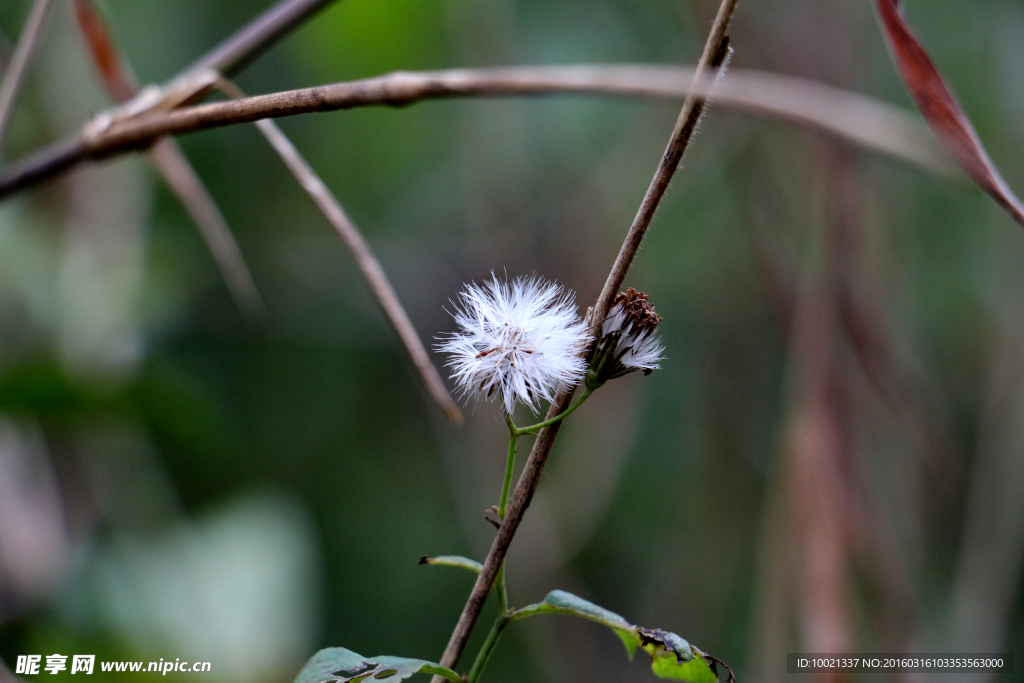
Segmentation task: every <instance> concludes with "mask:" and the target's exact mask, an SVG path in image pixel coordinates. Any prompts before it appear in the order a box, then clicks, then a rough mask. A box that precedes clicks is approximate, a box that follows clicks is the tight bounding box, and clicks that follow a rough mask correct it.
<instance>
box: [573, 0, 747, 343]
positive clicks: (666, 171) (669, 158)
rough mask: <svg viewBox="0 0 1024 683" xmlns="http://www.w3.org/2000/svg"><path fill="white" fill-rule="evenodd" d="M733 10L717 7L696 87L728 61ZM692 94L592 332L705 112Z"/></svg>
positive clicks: (700, 97) (729, 3) (726, 2)
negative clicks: (729, 29) (727, 35)
mask: <svg viewBox="0 0 1024 683" xmlns="http://www.w3.org/2000/svg"><path fill="white" fill-rule="evenodd" d="M735 7H736V0H723V2H722V5H721V6H720V7H719V9H718V16H716V17H715V23H714V24H713V25H712V27H711V33H710V35H708V40H707V43H705V45H704V54H702V55H701V58H700V62H698V64H697V69H696V70H695V72H694V74H693V82H694V83H695V84H700V83H703V82H704V81H705V80H706V79H707V76H708V75H709V73H712V72H714V71H716V70H718V69H719V68H720V67H721V66H722V63H723V62H724V60H725V59H726V58H727V56H728V50H729V46H728V38H727V37H726V35H725V32H726V30H727V29H728V28H729V20H730V19H731V18H732V13H733V10H734V9H735ZM695 91H696V88H691V89H690V91H689V94H687V96H686V101H685V102H683V108H682V110H681V111H680V112H679V118H678V119H676V126H675V129H674V130H673V131H672V137H671V138H670V139H669V142H668V146H667V147H666V148H665V154H664V155H663V156H662V157H661V162H660V163H659V164H658V169H657V170H656V171H655V172H654V178H653V179H652V180H651V184H650V186H649V187H648V188H647V194H645V195H644V199H643V201H642V202H641V203H640V209H639V210H638V211H637V214H636V217H635V218H634V219H633V224H632V225H631V226H630V227H629V232H628V233H627V234H626V240H625V241H624V242H623V243H622V248H621V249H620V250H619V255H618V256H617V257H616V258H615V264H614V265H613V266H612V270H611V272H610V273H609V274H608V279H607V280H605V283H604V288H603V289H602V290H601V296H599V297H598V299H597V304H596V305H595V306H594V311H593V315H592V316H591V320H590V322H591V324H592V325H594V326H595V332H596V328H597V327H598V326H600V324H601V322H602V321H603V320H604V319H605V318H606V317H608V309H609V308H610V307H611V304H612V299H613V298H614V297H615V294H616V293H617V292H618V291H619V287H621V286H622V281H623V280H624V279H625V278H626V271H628V270H629V266H630V264H631V263H633V257H635V256H636V251H637V249H639V248H640V242H641V241H642V240H643V238H644V235H645V234H647V228H648V227H649V226H650V224H651V220H652V219H653V218H654V211H655V209H657V208H658V204H659V203H660V202H661V198H662V197H663V196H665V190H667V189H668V185H669V183H670V182H671V181H672V176H673V175H674V174H675V172H676V169H677V168H678V167H679V162H680V161H682V159H683V153H684V152H686V147H687V145H688V144H689V142H690V138H691V137H692V136H693V132H694V130H696V128H697V122H698V121H699V120H700V117H701V114H702V113H703V112H704V103H705V101H706V99H705V95H704V94H698V93H697V92H695Z"/></svg>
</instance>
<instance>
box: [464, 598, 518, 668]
mask: <svg viewBox="0 0 1024 683" xmlns="http://www.w3.org/2000/svg"><path fill="white" fill-rule="evenodd" d="M508 623H509V617H508V614H507V613H506V612H502V613H501V614H499V615H498V618H497V619H495V620H494V625H493V626H491V632H490V633H488V634H487V640H485V641H484V644H483V646H482V647H481V648H480V652H479V653H477V655H476V661H475V662H473V668H471V669H470V670H469V675H467V676H466V683H476V682H477V681H478V680H480V674H482V673H483V672H484V667H485V666H487V660H488V659H490V658H491V653H492V652H494V647H495V646H496V645H497V644H498V638H500V637H501V632H502V631H504V630H505V627H506V626H508Z"/></svg>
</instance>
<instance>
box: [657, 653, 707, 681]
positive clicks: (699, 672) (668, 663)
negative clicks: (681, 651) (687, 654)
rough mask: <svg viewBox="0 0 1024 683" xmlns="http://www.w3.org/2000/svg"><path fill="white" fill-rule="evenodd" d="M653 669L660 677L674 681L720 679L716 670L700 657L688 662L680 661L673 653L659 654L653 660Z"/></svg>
mask: <svg viewBox="0 0 1024 683" xmlns="http://www.w3.org/2000/svg"><path fill="white" fill-rule="evenodd" d="M651 671H653V672H654V675H655V676H657V677H658V678H668V679H671V680H673V681H687V683H716V682H717V681H718V677H717V676H715V672H713V671H712V670H711V667H709V666H708V665H707V663H706V662H705V661H704V660H703V659H701V658H700V657H697V658H695V659H691V660H690V661H688V662H678V661H676V658H675V657H674V656H672V655H671V654H669V655H659V656H657V657H655V658H654V661H653V662H651Z"/></svg>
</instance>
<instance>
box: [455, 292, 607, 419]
mask: <svg viewBox="0 0 1024 683" xmlns="http://www.w3.org/2000/svg"><path fill="white" fill-rule="evenodd" d="M453 303H454V305H455V311H454V313H453V314H452V315H453V316H454V317H455V322H456V323H457V324H458V326H459V331H458V332H453V333H451V334H449V335H447V337H444V338H442V339H443V340H444V341H443V342H442V343H440V344H437V346H436V348H437V350H438V351H441V352H444V353H448V354H450V355H451V357H450V358H449V360H448V362H447V363H446V366H447V367H449V368H451V369H452V374H451V378H452V379H454V380H455V381H456V382H457V383H458V387H459V390H460V392H461V393H462V395H463V396H470V397H472V398H488V399H494V398H497V397H500V400H501V402H502V407H503V408H504V410H505V412H506V413H507V414H508V415H511V414H512V411H513V409H514V408H515V405H516V403H517V402H521V403H524V404H526V405H527V406H529V407H530V409H531V410H532V411H533V412H534V413H536V412H537V410H538V408H539V406H540V401H541V400H547V401H550V400H551V399H552V398H554V396H555V394H556V393H557V392H558V390H559V389H560V388H562V387H563V386H570V385H572V384H575V383H576V382H578V381H579V380H580V379H582V378H583V374H584V372H585V371H586V362H585V361H584V359H583V358H581V357H580V352H581V351H582V350H583V349H584V348H585V346H586V344H587V342H588V341H589V337H588V334H587V327H586V325H584V323H583V321H581V320H580V319H579V316H577V314H576V304H575V301H574V299H573V296H572V294H571V293H569V292H566V291H565V290H563V289H562V287H560V286H559V285H556V284H554V283H552V282H546V281H544V280H541V279H540V278H537V277H531V278H522V277H520V278H516V279H515V280H513V281H512V282H508V281H505V282H502V281H501V280H499V279H498V278H497V277H496V276H494V275H492V277H491V280H489V281H487V282H485V283H484V284H483V285H476V284H468V285H466V288H465V289H464V290H462V291H461V292H459V298H458V300H457V301H456V302H453Z"/></svg>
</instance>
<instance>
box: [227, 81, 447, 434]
mask: <svg viewBox="0 0 1024 683" xmlns="http://www.w3.org/2000/svg"><path fill="white" fill-rule="evenodd" d="M218 87H219V88H220V89H221V90H223V91H224V92H225V93H226V94H227V95H228V96H229V97H234V98H239V97H245V93H243V92H242V91H241V90H240V89H239V88H238V86H236V85H235V84H234V83H232V82H231V81H228V80H226V79H221V81H220V82H219V83H218ZM256 127H257V128H259V130H260V132H261V133H262V134H263V137H265V138H266V139H267V142H269V143H270V145H271V146H272V147H273V148H274V150H275V151H276V152H277V153H278V155H280V157H281V160H282V161H284V163H285V165H286V166H288V169H289V170H290V171H291V172H292V174H293V175H294V176H295V178H296V180H298V181H299V184H300V185H302V189H304V190H305V191H306V193H307V194H308V195H309V196H310V198H311V199H312V200H313V202H314V203H315V204H316V205H317V207H318V208H319V209H320V211H321V212H322V213H323V215H324V218H326V219H327V222H328V223H330V224H331V227H333V228H334V231H335V232H336V233H337V235H338V238H339V239H340V240H341V241H342V243H344V244H345V246H346V247H348V249H349V251H351V252H352V256H353V258H355V260H356V263H357V264H358V265H359V270H361V271H362V273H363V277H364V278H366V283H367V284H368V285H369V287H370V291H372V292H373V295H374V297H375V298H376V299H377V303H378V304H379V305H380V307H381V310H382V311H384V315H385V317H386V318H387V319H388V321H389V322H390V323H391V326H392V327H393V328H394V330H395V333H396V334H397V335H398V338H399V339H400V340H401V341H402V344H403V345H404V346H405V350H406V351H407V352H408V354H409V358H410V359H411V360H412V363H413V365H414V366H416V370H417V371H418V372H419V374H420V378H421V379H422V380H423V385H424V386H425V387H426V389H427V391H428V392H429V393H430V396H431V397H432V398H433V399H434V401H436V402H437V405H438V406H439V407H440V408H441V410H442V411H443V412H444V414H445V417H446V418H448V421H449V422H451V423H452V424H459V423H461V422H462V411H461V410H459V406H458V404H457V403H455V400H454V399H453V398H452V397H451V394H449V393H448V389H447V387H445V385H444V381H443V380H442V379H441V376H440V375H439V374H438V373H437V368H435V367H434V364H433V363H431V362H430V355H429V354H428V353H427V350H426V349H425V348H424V347H423V343H422V342H421V341H420V338H419V335H418V334H416V328H415V327H413V324H412V321H411V320H409V316H408V314H406V312H405V309H404V308H403V307H402V304H401V302H400V301H399V300H398V295H397V294H396V293H395V290H394V288H393V287H392V286H391V282H390V281H389V280H388V276H387V274H386V273H385V272H384V268H383V267H382V266H381V265H380V261H378V260H377V257H376V256H375V255H374V253H373V250H372V249H371V248H370V245H369V243H368V242H367V241H366V238H365V237H363V234H362V233H361V232H360V231H359V228H357V227H356V225H355V223H353V222H352V220H351V219H350V218H349V217H348V214H346V213H345V210H344V209H343V208H342V206H341V202H339V201H338V199H337V198H336V197H335V196H334V194H333V193H332V192H331V191H330V189H328V187H327V185H325V184H324V182H323V180H321V179H320V176H319V175H317V173H316V171H314V170H313V168H312V167H311V166H310V165H309V162H307V161H306V159H305V158H304V157H303V156H302V154H300V153H299V150H297V149H296V148H295V145H293V144H292V141H291V140H289V139H288V136H287V135H285V134H284V131H282V130H281V128H280V126H278V125H277V123H276V122H274V121H272V120H270V119H263V120H261V121H257V122H256Z"/></svg>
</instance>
